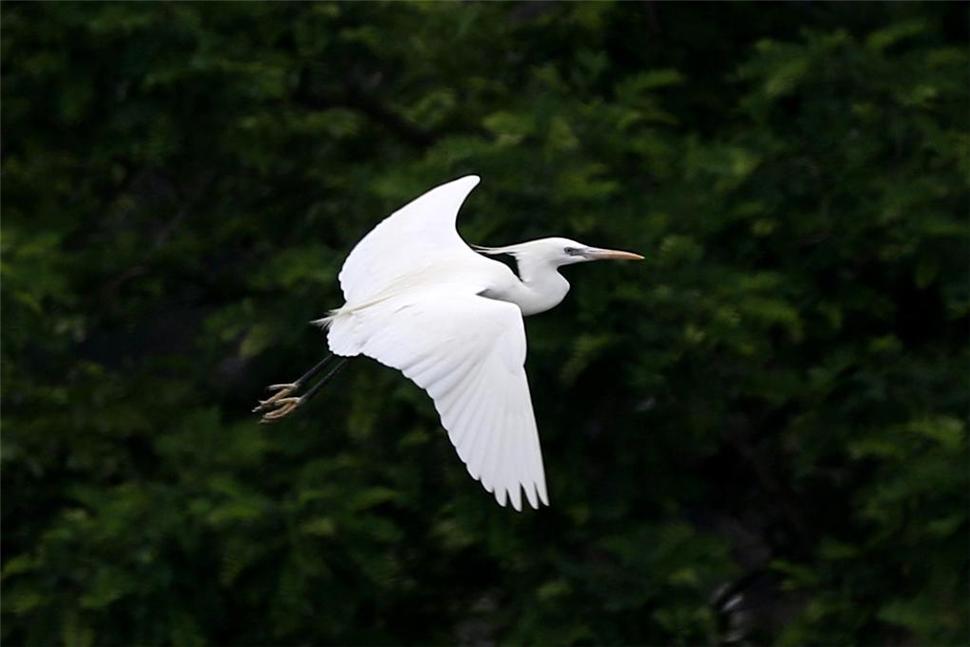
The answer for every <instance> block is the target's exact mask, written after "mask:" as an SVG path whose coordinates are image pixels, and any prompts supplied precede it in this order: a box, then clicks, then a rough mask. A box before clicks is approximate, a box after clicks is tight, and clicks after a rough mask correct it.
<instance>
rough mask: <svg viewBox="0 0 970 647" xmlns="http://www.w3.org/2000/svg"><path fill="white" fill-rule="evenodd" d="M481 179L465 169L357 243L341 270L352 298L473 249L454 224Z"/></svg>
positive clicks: (369, 294)
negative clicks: (462, 175)
mask: <svg viewBox="0 0 970 647" xmlns="http://www.w3.org/2000/svg"><path fill="white" fill-rule="evenodd" d="M478 182H479V177H478V176H477V175H466V176H465V177H463V178H459V179H457V180H453V181H451V182H448V183H447V184H442V185H441V186H439V187H436V188H434V189H431V190H430V191H428V192H427V193H425V194H423V195H421V196H420V197H418V198H416V199H414V200H412V201H411V202H409V203H408V204H406V205H405V206H403V207H401V208H400V209H398V210H397V211H395V212H394V213H392V214H391V215H390V216H388V217H387V218H385V219H384V220H383V221H382V222H381V223H380V224H378V225H377V226H376V227H374V228H373V229H372V230H371V231H370V233H368V234H367V235H366V236H364V238H363V239H362V240H361V241H360V242H359V243H357V245H356V246H355V247H354V248H353V250H351V252H350V255H349V256H348V257H347V260H346V261H345V262H344V266H343V268H342V269H341V270H340V275H339V279H340V288H341V289H342V290H343V293H344V299H345V300H346V301H347V303H349V304H355V303H361V302H365V301H367V300H368V299H370V298H372V297H374V296H375V295H377V294H379V293H380V292H382V291H383V290H384V289H385V288H387V287H388V286H390V285H391V284H392V283H394V281H396V280H398V279H400V278H401V277H403V276H406V275H409V274H413V273H415V272H419V271H421V270H422V269H423V268H424V267H428V266H430V265H431V264H433V263H435V262H436V261H438V260H439V259H440V258H442V257H444V256H449V255H455V254H473V253H474V252H472V251H471V249H470V248H469V247H468V246H467V245H466V244H465V243H464V241H462V239H461V238H460V237H459V236H458V231H457V230H456V229H455V219H456V218H457V216H458V209H459V208H461V205H462V203H463V202H464V201H465V198H466V197H468V194H469V193H471V191H472V189H474V188H475V187H476V186H477V185H478Z"/></svg>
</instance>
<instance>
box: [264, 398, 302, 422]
mask: <svg viewBox="0 0 970 647" xmlns="http://www.w3.org/2000/svg"><path fill="white" fill-rule="evenodd" d="M301 404H303V398H279V399H275V400H274V402H272V403H271V405H270V404H267V405H260V407H257V409H258V410H260V411H262V410H265V409H269V408H271V406H272V407H275V408H274V409H273V410H272V411H269V412H267V413H264V414H263V418H262V420H260V422H273V421H274V420H279V419H280V418H283V417H285V416H288V415H289V414H290V413H292V412H293V410H294V409H296V408H297V407H298V406H300V405H301Z"/></svg>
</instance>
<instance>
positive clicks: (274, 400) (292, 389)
mask: <svg viewBox="0 0 970 647" xmlns="http://www.w3.org/2000/svg"><path fill="white" fill-rule="evenodd" d="M333 357H334V355H333V353H331V354H329V355H327V356H326V357H324V358H323V359H322V360H321V361H319V362H318V363H317V364H316V366H314V367H313V368H311V369H310V370H309V371H307V372H306V373H304V374H303V375H301V376H300V378H299V379H298V380H297V381H296V382H291V383H288V384H273V385H271V386H270V387H269V389H270V390H271V391H276V393H275V394H273V396H272V397H270V398H267V399H266V400H260V401H259V404H258V405H256V408H255V409H253V413H263V412H265V413H263V418H262V420H261V422H272V421H274V420H279V419H280V418H283V417H284V416H286V415H288V414H289V413H291V412H292V411H293V410H294V409H296V408H297V407H298V406H300V405H301V404H303V403H304V402H306V401H307V400H309V399H310V398H311V397H313V396H314V395H316V393H317V392H318V391H319V390H320V389H321V388H322V387H323V385H324V384H326V383H327V382H329V381H330V379H331V378H332V377H333V376H334V375H336V374H337V371H339V370H340V369H341V368H342V367H343V365H344V363H345V362H346V361H347V358H346V357H341V358H339V359H338V361H337V364H336V365H335V366H334V367H333V368H332V369H330V370H329V371H328V372H327V374H326V375H324V376H323V377H322V378H320V380H319V381H317V383H316V384H314V385H313V386H311V387H310V388H309V389H308V390H307V391H306V392H305V393H304V394H303V395H300V396H296V395H294V394H295V393H296V392H297V391H299V390H300V389H302V388H303V387H304V386H305V385H306V383H307V382H309V381H310V380H312V379H313V378H314V377H315V376H316V375H317V374H319V373H320V372H321V371H322V370H323V369H324V368H326V366H327V364H329V363H330V361H331V360H332V359H333Z"/></svg>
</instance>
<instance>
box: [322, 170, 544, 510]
mask: <svg viewBox="0 0 970 647" xmlns="http://www.w3.org/2000/svg"><path fill="white" fill-rule="evenodd" d="M469 190H470V189H469ZM341 316H342V317H347V318H352V319H353V322H352V324H351V322H345V323H347V324H349V325H342V326H341V332H340V333H339V334H340V335H341V336H347V335H352V336H353V339H345V340H341V342H340V344H335V343H334V341H333V336H334V335H335V334H336V333H335V330H334V328H331V330H330V338H331V348H332V349H334V352H337V351H336V349H335V347H336V346H339V347H352V348H356V349H359V352H361V353H362V354H364V355H367V356H368V357H372V358H374V359H376V360H377V361H379V362H381V363H382V364H385V365H387V366H390V367H393V368H396V369H398V370H400V371H401V372H402V373H404V375H406V376H407V377H408V378H409V379H411V380H412V381H413V382H414V383H415V384H417V385H418V386H419V387H421V388H422V389H424V390H425V391H427V392H428V394H429V395H430V396H431V398H432V399H433V400H434V403H435V408H436V409H437V411H438V414H439V416H440V417H441V423H442V426H443V427H444V428H445V429H446V430H447V431H448V437H449V439H450V440H451V442H452V444H454V446H455V448H456V451H457V453H458V456H459V457H460V458H461V460H462V461H463V462H464V463H465V466H466V468H467V469H468V472H469V474H471V475H472V477H473V478H475V479H476V480H480V481H481V483H482V486H483V487H484V488H485V490H486V491H488V492H491V493H493V495H494V496H495V500H496V501H498V503H499V504H500V505H503V506H504V505H505V504H506V502H510V503H511V504H512V507H513V508H515V509H516V510H520V509H521V506H522V489H524V490H525V492H526V498H527V499H528V501H529V503H530V504H531V505H532V507H533V508H538V507H539V501H540V500H541V501H542V502H546V496H545V476H544V473H543V468H542V454H541V450H540V447H539V435H538V431H537V429H536V424H535V416H534V414H533V411H532V401H531V396H530V394H529V384H528V380H527V378H526V374H525V366H524V364H525V353H526V341H525V326H524V324H523V322H522V314H521V312H520V311H519V308H518V307H517V306H515V305H514V304H511V303H507V302H504V301H496V300H493V299H487V298H484V297H481V296H478V295H476V294H465V293H461V292H459V291H458V290H457V289H456V288H455V287H454V286H451V287H449V286H445V287H437V288H433V289H431V288H428V289H423V290H412V291H409V292H408V293H406V294H402V295H397V296H394V297H391V298H388V299H385V300H383V301H380V302H378V303H375V304H373V305H370V306H368V307H365V308H360V309H358V310H354V311H352V312H350V313H348V314H345V315H341ZM536 493H538V494H539V496H538V497H537V496H536Z"/></svg>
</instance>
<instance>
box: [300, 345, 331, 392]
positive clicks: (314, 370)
mask: <svg viewBox="0 0 970 647" xmlns="http://www.w3.org/2000/svg"><path fill="white" fill-rule="evenodd" d="M332 359H333V353H330V354H328V355H327V356H326V357H324V358H323V359H322V360H320V361H319V362H317V365H316V366H314V367H313V368H311V369H310V370H309V371H307V372H306V373H304V374H303V375H301V376H300V379H298V380H297V381H296V382H294V383H293V384H295V385H296V388H297V389H299V388H300V387H302V386H303V385H304V384H306V383H307V382H309V381H310V380H312V379H313V378H314V377H315V376H316V375H317V373H319V372H320V371H322V370H323V369H324V367H326V365H327V364H328V363H329V362H330V360H332ZM341 363H343V362H341Z"/></svg>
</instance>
